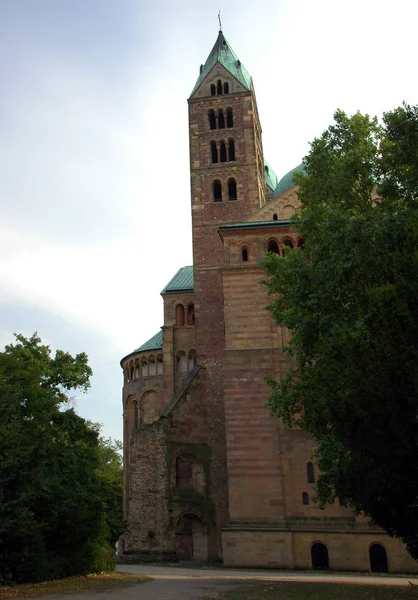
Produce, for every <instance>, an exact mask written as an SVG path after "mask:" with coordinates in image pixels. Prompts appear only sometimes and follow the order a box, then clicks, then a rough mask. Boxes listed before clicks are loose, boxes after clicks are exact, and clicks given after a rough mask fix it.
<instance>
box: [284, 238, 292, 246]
mask: <svg viewBox="0 0 418 600" xmlns="http://www.w3.org/2000/svg"><path fill="white" fill-rule="evenodd" d="M282 244H283V246H287V247H288V248H293V242H292V240H289V239H287V240H283V242H282Z"/></svg>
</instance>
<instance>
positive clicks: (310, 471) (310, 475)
mask: <svg viewBox="0 0 418 600" xmlns="http://www.w3.org/2000/svg"><path fill="white" fill-rule="evenodd" d="M306 477H307V479H308V483H315V471H314V466H313V464H312V463H311V462H308V463H306Z"/></svg>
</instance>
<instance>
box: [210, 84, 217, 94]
mask: <svg viewBox="0 0 418 600" xmlns="http://www.w3.org/2000/svg"><path fill="white" fill-rule="evenodd" d="M210 95H211V96H215V95H216V87H215V85H214V84H213V83H212V85H211V86H210Z"/></svg>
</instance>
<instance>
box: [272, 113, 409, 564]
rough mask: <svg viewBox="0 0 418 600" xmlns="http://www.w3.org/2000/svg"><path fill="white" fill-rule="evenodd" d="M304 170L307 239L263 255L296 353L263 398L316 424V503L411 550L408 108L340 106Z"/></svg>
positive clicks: (276, 307) (284, 413)
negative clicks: (364, 521) (338, 508)
mask: <svg viewBox="0 0 418 600" xmlns="http://www.w3.org/2000/svg"><path fill="white" fill-rule="evenodd" d="M305 170H306V172H305V174H299V175H298V176H297V183H298V184H299V185H300V193H299V198H300V200H301V202H302V209H301V211H300V214H299V215H298V216H297V217H295V219H294V223H295V227H296V229H297V230H298V232H299V234H300V235H302V236H304V237H305V239H306V243H305V248H304V249H303V250H302V249H294V250H290V249H289V250H288V251H287V252H286V256H285V257H284V258H280V257H278V256H277V255H269V256H267V257H266V259H265V268H266V270H267V273H268V281H267V284H268V286H269V289H270V292H271V294H272V300H271V304H270V306H269V308H270V310H271V311H272V313H273V316H274V318H275V319H276V320H277V322H278V323H280V324H282V325H284V326H286V327H288V328H289V329H290V331H291V333H292V339H291V342H290V345H289V349H288V351H289V352H290V354H291V355H292V356H294V358H295V364H296V367H295V368H294V369H293V370H292V371H291V372H290V373H289V374H288V375H287V376H286V377H285V378H284V379H282V380H281V381H274V380H272V381H270V385H271V387H272V396H271V398H270V401H269V405H270V407H271V409H272V410H273V411H274V412H275V413H276V414H277V415H279V416H280V417H281V418H282V419H283V420H284V421H285V423H286V424H288V425H289V426H298V427H302V428H304V429H306V430H307V431H309V432H311V433H312V434H313V435H314V437H315V439H316V441H317V443H318V446H317V451H316V460H317V463H318V466H319V468H320V470H321V472H322V473H321V475H320V477H319V481H318V484H317V495H318V498H319V500H320V502H321V503H322V504H323V505H324V504H325V503H327V502H332V501H333V500H334V499H335V498H336V497H338V498H339V499H340V501H341V502H342V503H343V504H349V505H352V506H353V507H354V508H355V509H356V510H358V511H364V512H365V513H366V514H367V515H368V516H369V517H370V518H371V519H372V521H373V522H374V523H376V524H377V525H379V526H381V527H382V528H383V529H385V530H386V531H387V532H388V533H389V534H390V535H392V536H395V537H399V538H400V539H402V540H403V541H404V542H405V543H406V545H407V548H408V550H409V552H410V553H411V555H412V556H413V557H414V558H415V559H418V462H417V458H416V457H417V456H418V410H417V409H418V111H417V108H416V107H410V106H407V105H404V107H401V108H398V109H396V110H395V111H393V112H391V113H387V114H385V116H384V125H383V126H379V125H378V123H377V121H376V120H375V119H370V118H369V117H368V116H362V115H360V114H356V115H354V116H353V117H351V118H348V117H347V116H346V115H345V114H344V113H342V112H341V111H339V112H337V113H336V115H335V124H334V125H333V126H331V127H330V128H329V129H328V130H327V131H326V132H325V133H324V134H323V136H322V137H321V138H320V139H316V140H315V141H314V142H313V144H312V149H311V152H310V154H309V155H308V156H307V157H306V158H305ZM376 186H378V187H376ZM377 190H378V192H379V196H380V199H379V198H377V199H376V198H375V193H376V191H377ZM372 198H374V199H373V200H372Z"/></svg>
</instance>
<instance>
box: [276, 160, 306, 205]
mask: <svg viewBox="0 0 418 600" xmlns="http://www.w3.org/2000/svg"><path fill="white" fill-rule="evenodd" d="M304 170H305V168H304V166H303V163H301V164H300V165H298V166H297V167H295V168H294V169H291V170H290V171H289V172H288V173H286V175H283V177H282V178H281V179H280V181H279V183H278V184H277V185H276V189H275V190H274V197H276V196H280V194H283V192H286V191H287V190H289V189H290V188H291V187H293V186H294V185H296V184H295V182H294V181H293V174H294V173H302V172H303V171H304Z"/></svg>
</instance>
